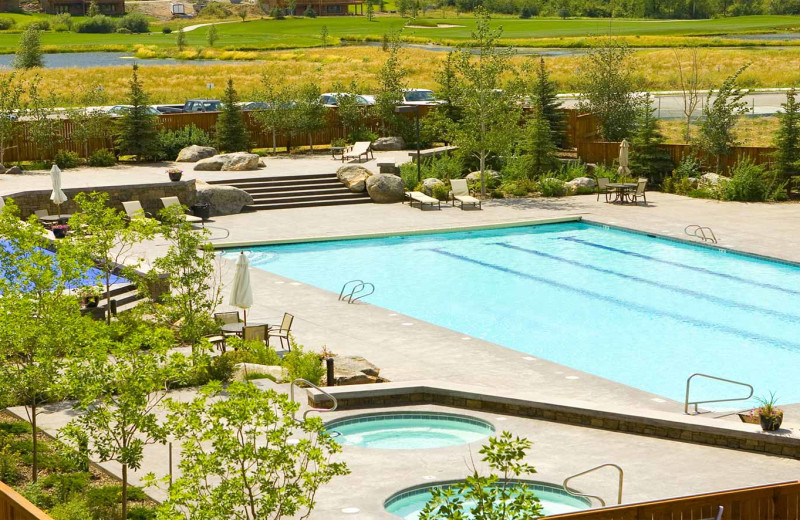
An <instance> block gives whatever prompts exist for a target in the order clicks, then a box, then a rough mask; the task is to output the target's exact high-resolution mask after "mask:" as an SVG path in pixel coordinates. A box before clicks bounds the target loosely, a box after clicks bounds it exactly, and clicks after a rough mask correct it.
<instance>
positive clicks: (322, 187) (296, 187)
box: [245, 181, 350, 195]
mask: <svg viewBox="0 0 800 520" xmlns="http://www.w3.org/2000/svg"><path fill="white" fill-rule="evenodd" d="M334 190H338V191H350V189H349V188H347V187H346V186H344V185H343V184H342V183H341V182H338V181H337V182H336V183H330V184H293V185H291V186H278V187H263V188H247V189H246V190H245V191H247V193H249V194H250V195H257V194H259V193H285V192H291V191H334Z"/></svg>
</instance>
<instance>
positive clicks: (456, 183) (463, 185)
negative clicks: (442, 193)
mask: <svg viewBox="0 0 800 520" xmlns="http://www.w3.org/2000/svg"><path fill="white" fill-rule="evenodd" d="M450 189H451V190H452V192H451V193H452V196H453V206H455V205H456V201H458V202H460V203H461V209H462V210H463V209H464V204H472V207H473V208H474V207H475V206H477V207H478V209H483V208H481V201H480V200H479V199H476V198H475V197H473V196H472V195H470V194H469V187H468V186H467V179H450Z"/></svg>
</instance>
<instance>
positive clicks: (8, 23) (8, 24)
mask: <svg viewBox="0 0 800 520" xmlns="http://www.w3.org/2000/svg"><path fill="white" fill-rule="evenodd" d="M16 24H17V21H16V20H14V19H13V18H8V17H6V16H3V17H0V31H6V30H8V29H11V28H12V27H14V26H15V25H16Z"/></svg>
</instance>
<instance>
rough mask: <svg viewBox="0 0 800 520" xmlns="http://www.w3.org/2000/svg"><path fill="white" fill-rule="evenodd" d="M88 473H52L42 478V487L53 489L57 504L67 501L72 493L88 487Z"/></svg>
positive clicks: (74, 493)
mask: <svg viewBox="0 0 800 520" xmlns="http://www.w3.org/2000/svg"><path fill="white" fill-rule="evenodd" d="M90 476H91V475H89V473H85V472H77V473H54V474H52V475H48V476H46V477H45V478H43V479H42V481H41V484H42V487H43V488H44V489H51V488H52V490H53V499H54V501H55V502H56V503H57V504H62V503H64V502H67V501H69V500H70V499H71V498H72V497H73V496H74V495H76V494H78V493H81V492H83V491H84V490H86V488H88V487H89V477H90Z"/></svg>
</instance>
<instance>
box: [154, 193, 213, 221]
mask: <svg viewBox="0 0 800 520" xmlns="http://www.w3.org/2000/svg"><path fill="white" fill-rule="evenodd" d="M161 205H162V206H164V209H166V208H169V207H172V206H181V207H183V204H181V201H180V199H178V197H161ZM183 218H184V219H185V220H186V222H189V223H191V224H195V223H197V222H199V223H200V224H202V225H203V226H205V221H204V220H203V219H201V218H200V217H196V216H194V215H189V214H187V213H184V215H183Z"/></svg>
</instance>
